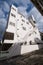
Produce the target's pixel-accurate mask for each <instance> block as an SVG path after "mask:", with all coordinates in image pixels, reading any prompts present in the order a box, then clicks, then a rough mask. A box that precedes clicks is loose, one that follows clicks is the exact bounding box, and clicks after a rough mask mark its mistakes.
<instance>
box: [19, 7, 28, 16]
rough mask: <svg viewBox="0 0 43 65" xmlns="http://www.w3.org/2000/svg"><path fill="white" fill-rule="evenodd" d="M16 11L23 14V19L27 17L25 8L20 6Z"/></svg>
mask: <svg viewBox="0 0 43 65" xmlns="http://www.w3.org/2000/svg"><path fill="white" fill-rule="evenodd" d="M18 11H19V12H20V13H21V14H23V15H24V16H25V17H27V12H26V7H23V6H20V7H18Z"/></svg>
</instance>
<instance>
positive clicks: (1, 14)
mask: <svg viewBox="0 0 43 65" xmlns="http://www.w3.org/2000/svg"><path fill="white" fill-rule="evenodd" d="M12 4H14V5H15V6H16V7H17V8H18V11H19V12H20V13H22V14H23V15H24V16H25V17H26V18H28V17H29V16H30V15H34V17H35V19H36V22H37V26H38V28H39V30H40V31H42V32H43V24H42V23H43V16H42V15H41V14H40V13H39V12H38V10H37V9H36V8H35V7H34V5H33V4H32V3H31V2H30V0H0V31H1V32H2V33H1V32H0V40H1V39H2V38H3V35H4V32H5V29H6V25H7V20H8V15H9V11H10V7H11V5H12ZM1 22H2V23H1Z"/></svg>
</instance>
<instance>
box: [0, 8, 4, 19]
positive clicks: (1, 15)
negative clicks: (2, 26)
mask: <svg viewBox="0 0 43 65" xmlns="http://www.w3.org/2000/svg"><path fill="white" fill-rule="evenodd" d="M2 17H5V15H4V12H3V11H2V10H1V9H0V18H2Z"/></svg>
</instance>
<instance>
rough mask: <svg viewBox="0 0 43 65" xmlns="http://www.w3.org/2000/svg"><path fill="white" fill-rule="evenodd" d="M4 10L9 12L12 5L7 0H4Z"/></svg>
mask: <svg viewBox="0 0 43 65" xmlns="http://www.w3.org/2000/svg"><path fill="white" fill-rule="evenodd" d="M3 10H4V11H5V12H9V10H10V6H9V5H8V3H7V2H4V5H3Z"/></svg>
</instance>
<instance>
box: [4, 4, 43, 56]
mask: <svg viewBox="0 0 43 65" xmlns="http://www.w3.org/2000/svg"><path fill="white" fill-rule="evenodd" d="M32 17H33V16H32ZM32 17H30V18H29V20H28V19H26V18H25V16H23V15H22V14H20V13H19V12H18V9H17V8H16V7H15V6H14V5H12V7H11V11H10V15H9V21H8V28H7V29H6V32H9V33H13V34H14V36H13V40H9V39H5V40H4V44H6V43H8V44H9V43H10V44H12V43H13V44H12V46H11V47H10V48H9V49H8V50H7V51H8V52H9V54H8V57H11V56H15V55H20V54H24V53H27V52H31V51H34V50H38V49H39V47H38V45H37V44H36V43H39V40H41V37H40V33H39V31H38V28H37V27H36V26H35V23H34V22H35V20H34V18H32ZM32 44H34V45H32ZM35 44H36V45H35ZM41 47H43V46H41ZM41 47H40V48H41Z"/></svg>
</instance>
